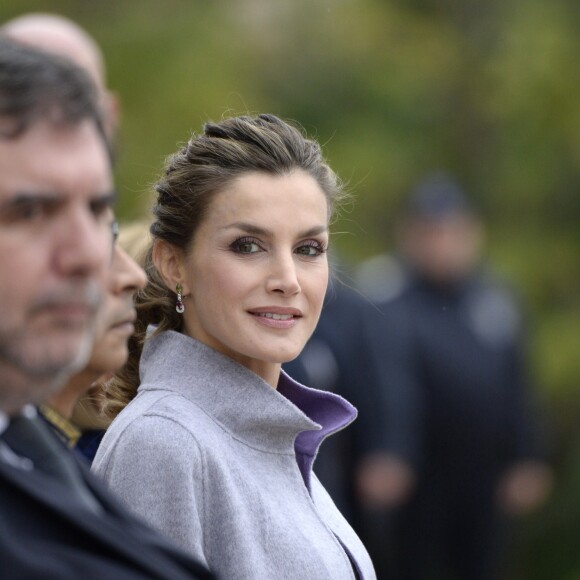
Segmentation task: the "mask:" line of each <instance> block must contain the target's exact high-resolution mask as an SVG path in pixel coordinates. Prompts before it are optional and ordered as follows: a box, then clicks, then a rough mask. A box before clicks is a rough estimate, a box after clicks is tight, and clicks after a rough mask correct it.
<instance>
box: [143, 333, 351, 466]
mask: <svg viewBox="0 0 580 580" xmlns="http://www.w3.org/2000/svg"><path fill="white" fill-rule="evenodd" d="M140 375H141V385H140V387H139V393H145V392H147V391H159V390H161V391H169V392H173V393H177V394H179V395H181V396H183V397H185V398H186V399H188V400H189V401H191V402H192V403H194V404H195V405H197V406H198V407H200V408H201V409H202V410H203V411H204V412H205V413H206V414H207V415H209V416H210V417H211V418H212V420H214V421H215V422H216V423H218V424H219V425H220V426H221V427H222V428H223V429H225V430H226V431H227V432H229V433H230V434H231V435H233V436H234V437H235V438H237V439H240V440H242V441H244V442H245V443H246V444H248V445H251V446H253V447H256V448H258V449H262V450H265V451H270V452H272V451H276V452H278V453H291V452H293V451H294V444H295V445H296V451H297V452H299V453H300V454H301V455H302V454H304V455H306V456H307V457H311V460H310V461H308V463H311V461H312V460H313V459H314V456H315V455H316V452H317V450H318V447H319V445H320V443H321V442H322V441H323V440H324V439H325V438H326V437H327V436H328V435H330V434H332V433H335V432H336V431H339V430H341V429H343V428H344V427H346V426H347V425H348V424H349V423H351V422H352V421H353V420H354V419H355V417H356V414H357V412H356V409H355V408H354V407H353V406H352V405H351V404H350V403H348V402H347V401H345V400H344V399H343V398H342V397H340V396H338V395H336V394H334V393H330V392H326V391H318V390H316V389H310V388H308V387H305V386H304V385H301V384H300V383H298V382H296V381H294V380H293V379H292V378H290V377H289V376H288V375H287V374H286V373H285V372H284V371H282V372H281V376H280V381H279V383H278V389H277V390H276V389H273V388H272V387H271V386H270V385H269V384H268V383H266V381H264V380H263V379H262V378H261V377H259V376H258V375H256V374H255V373H253V372H252V371H250V370H249V369H247V368H246V367H244V366H242V365H240V364H239V363H237V362H235V361H233V360H232V359H230V358H229V357H227V356H225V355H223V354H221V353H219V352H217V351H215V350H213V349H212V348H210V347H208V346H207V345H205V344H203V343H201V342H199V341H197V340H195V339H193V338H190V337H188V336H185V335H183V334H180V333H178V332H175V331H165V332H161V333H159V334H157V335H154V336H152V337H150V338H149V339H147V341H146V342H145V347H144V349H143V355H142V357H141V367H140Z"/></svg>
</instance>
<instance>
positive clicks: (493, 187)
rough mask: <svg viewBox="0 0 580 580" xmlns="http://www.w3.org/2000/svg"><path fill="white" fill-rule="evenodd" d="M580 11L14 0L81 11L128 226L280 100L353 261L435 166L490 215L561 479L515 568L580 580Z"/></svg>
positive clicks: (501, 5) (16, 10)
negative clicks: (161, 178) (312, 151)
mask: <svg viewBox="0 0 580 580" xmlns="http://www.w3.org/2000/svg"><path fill="white" fill-rule="evenodd" d="M579 8H580V6H579V4H578V1H577V0H486V1H476V0H463V1H451V0H230V1H227V0H157V1H154V0H93V1H89V0H74V1H73V0H54V1H50V2H49V1H33V0H2V3H1V4H0V22H4V21H5V20H8V19H9V18H11V17H13V16H16V15H18V14H21V13H24V12H29V11H43V12H55V13H60V14H63V15H65V16H68V17H70V18H72V19H74V20H76V21H77V22H78V23H79V24H81V25H82V26H83V27H84V28H86V29H87V31H89V32H90V33H91V34H92V35H93V36H94V37H95V39H96V40H97V41H98V42H99V43H100V45H101V46H102V49H103V51H104V54H105V58H106V61H107V67H108V77H109V85H110V87H111V88H112V89H113V90H114V91H116V92H117V93H118V95H119V98H120V100H121V104H122V127H121V133H120V140H119V159H118V166H117V182H118V186H119V189H120V192H121V201H120V205H119V215H120V218H121V219H122V220H130V219H133V218H137V217H140V216H142V215H143V214H144V212H146V211H147V208H148V206H149V205H150V202H151V199H152V198H151V184H152V183H153V182H154V181H155V178H156V176H157V175H158V174H159V172H160V169H161V167H162V163H163V160H164V158H165V156H166V155H168V154H170V153H171V152H173V151H174V150H175V149H176V148H177V146H178V144H180V143H182V142H184V141H186V140H187V138H188V137H189V134H190V132H191V131H198V130H200V128H201V126H202V123H203V122H204V121H205V120H207V119H218V118H221V117H222V116H224V115H228V114H235V113H244V112H252V113H257V112H272V113H275V114H278V115H280V116H282V117H285V118H289V119H294V120H296V121H298V122H299V123H300V124H301V125H303V126H304V127H305V129H306V130H307V132H308V133H310V134H312V135H313V136H315V137H316V138H317V139H318V140H320V141H321V142H322V143H323V144H324V147H325V151H326V154H327V157H328V158H329V160H330V162H331V165H332V166H333V167H334V168H335V169H336V170H337V172H338V173H339V174H340V175H341V177H342V178H343V179H344V180H346V181H347V182H348V184H349V188H350V190H351V191H352V192H353V193H354V197H355V201H354V203H353V204H352V206H351V207H349V209H348V211H347V212H345V213H344V214H343V215H342V217H341V219H340V220H339V222H338V223H337V224H336V226H335V230H336V232H337V233H336V235H335V238H334V242H333V243H334V244H335V247H336V248H338V250H339V252H340V254H341V256H342V258H343V260H345V262H346V263H347V264H349V265H351V266H353V267H355V266H356V265H357V264H359V263H360V262H361V261H362V260H364V259H365V258H367V257H370V256H372V255H374V254H376V253H377V252H381V251H384V250H385V249H387V250H388V249H390V247H391V244H392V240H391V236H390V232H391V226H392V216H393V212H394V209H395V208H396V207H397V204H398V202H399V201H400V199H401V198H402V196H403V195H405V194H406V192H407V191H408V190H409V188H410V187H411V186H412V185H413V184H414V183H415V182H416V181H417V180H418V179H419V178H420V177H421V176H422V175H423V174H424V173H425V172H427V171H431V170H436V169H445V170H447V171H450V172H452V173H454V174H455V175H456V176H457V178H458V179H459V180H460V181H461V182H462V183H463V184H464V185H465V187H466V188H467V190H468V191H469V192H470V193H471V194H472V195H473V196H474V198H475V199H476V200H477V202H478V203H479V205H480V206H481V207H482V208H483V211H484V215H485V218H486V221H487V226H488V254H489V259H490V261H491V262H492V263H493V265H494V267H495V268H496V270H499V271H500V273H501V274H502V275H503V276H504V277H505V278H507V279H508V280H510V281H511V282H512V283H513V285H514V286H515V287H516V288H517V289H518V291H519V293H520V295H521V296H522V297H523V299H524V301H525V303H526V306H527V309H528V313H529V316H530V321H531V325H530V338H531V344H530V349H531V355H532V356H531V360H532V365H533V372H534V377H535V381H536V385H537V390H538V393H537V395H538V397H539V399H540V400H541V401H542V404H543V406H544V408H545V410H546V413H547V416H548V419H549V422H550V427H551V436H552V437H551V442H550V445H551V448H552V461H553V464H554V466H555V469H556V474H557V481H556V488H555V491H554V493H553V495H552V497H551V499H550V500H549V502H548V503H547V504H546V505H545V507H543V508H542V509H541V510H540V511H539V512H537V513H535V514H534V515H532V516H529V517H526V518H525V519H524V520H522V521H521V522H519V524H518V525H517V526H515V527H514V528H513V529H511V531H510V538H509V542H510V544H511V553H512V563H511V565H510V570H511V571H510V578H514V579H517V578H526V579H528V578H529V579H536V578H537V579H542V580H544V579H576V578H580V548H579V546H580V421H579V419H580V251H579V250H580V191H579V186H580V174H579V168H580V163H579V162H580V66H579V65H580V34H579V33H578V30H580V10H579Z"/></svg>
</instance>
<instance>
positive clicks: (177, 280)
mask: <svg viewBox="0 0 580 580" xmlns="http://www.w3.org/2000/svg"><path fill="white" fill-rule="evenodd" d="M152 257H153V263H154V264H155V268H156V269H157V271H158V272H159V274H160V275H161V278H163V281H164V282H165V284H167V287H168V288H170V289H171V290H175V287H176V286H177V284H181V285H182V287H183V294H184V295H186V294H189V288H187V287H186V286H187V284H186V283H185V279H184V278H185V277H184V275H183V259H184V256H183V250H181V249H180V248H178V247H176V246H174V245H173V244H170V243H168V242H166V241H165V240H155V242H154V243H153V255H152Z"/></svg>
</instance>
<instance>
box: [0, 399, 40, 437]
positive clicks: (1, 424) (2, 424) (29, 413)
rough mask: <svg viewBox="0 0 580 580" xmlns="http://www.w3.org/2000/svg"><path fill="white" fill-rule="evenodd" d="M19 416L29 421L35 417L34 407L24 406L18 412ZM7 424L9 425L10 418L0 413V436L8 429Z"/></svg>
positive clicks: (2, 412)
mask: <svg viewBox="0 0 580 580" xmlns="http://www.w3.org/2000/svg"><path fill="white" fill-rule="evenodd" d="M19 415H23V416H24V417H28V418H29V419H34V417H36V415H37V412H36V407H34V406H33V405H25V406H24V407H23V408H22V410H21V411H20V413H19ZM8 423H10V417H8V415H7V414H6V413H4V411H0V435H2V433H4V431H6V428H7V427H8Z"/></svg>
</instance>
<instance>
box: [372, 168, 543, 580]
mask: <svg viewBox="0 0 580 580" xmlns="http://www.w3.org/2000/svg"><path fill="white" fill-rule="evenodd" d="M397 235H398V247H399V252H400V255H399V256H398V258H399V262H398V264H399V270H398V273H397V275H396V276H395V275H393V272H391V275H390V276H387V277H386V278H385V279H384V280H383V284H384V288H383V290H384V292H385V294H386V295H388V296H389V297H388V299H385V300H383V301H379V304H378V305H379V308H380V310H381V312H382V316H380V317H376V318H375V322H376V323H375V324H374V325H373V327H372V332H374V339H373V340H372V341H371V345H372V347H373V350H374V353H375V360H376V361H377V364H378V365H379V367H380V371H379V376H380V380H381V381H382V389H383V390H384V391H385V392H387V391H405V392H406V393H407V396H406V398H405V399H404V400H405V401H406V403H407V405H406V406H403V407H402V408H400V409H396V408H395V409H393V408H391V409H386V411H385V416H386V417H387V418H390V419H391V420H392V421H393V422H392V423H391V424H388V422H387V421H386V424H385V429H386V433H385V439H386V442H387V443H386V445H385V449H384V455H383V456H382V458H381V454H377V455H376V457H375V461H374V465H373V464H370V465H369V466H368V473H367V477H370V478H371V479H372V481H373V482H374V486H373V487H372V489H374V490H375V491H376V493H374V495H375V504H376V505H380V503H381V501H383V503H385V504H387V505H388V507H390V508H392V507H394V506H393V503H392V502H388V501H387V500H386V498H385V499H384V500H382V499H381V493H380V490H381V488H383V489H388V488H389V487H390V485H391V483H390V480H389V474H388V470H386V469H385V465H387V464H388V462H389V461H391V462H392V461H393V458H395V459H396V460H398V462H399V463H401V464H403V465H406V466H407V468H408V470H410V471H411V472H412V473H413V474H414V478H413V479H414V485H412V486H410V487H409V489H408V490H407V493H406V494H402V495H401V496H400V500H401V501H400V502H399V505H400V511H399V513H398V515H397V523H396V527H395V529H394V531H393V535H392V538H391V541H393V542H394V543H395V546H394V554H395V561H396V562H395V563H396V569H397V570H396V571H397V576H396V577H397V578H401V579H408V580H421V579H439V578H455V579H461V580H478V579H481V580H483V579H486V580H489V579H491V578H497V574H498V565H499V561H500V555H501V550H500V547H501V535H500V530H501V526H500V523H501V520H502V518H503V517H504V516H505V515H506V514H508V515H518V514H524V513H527V512H528V511H530V510H532V509H533V508H535V507H537V506H538V505H539V504H541V503H542V501H543V500H544V499H545V498H546V495H547V493H548V491H549V489H550V485H551V477H552V476H551V470H550V468H549V467H548V466H547V464H546V462H545V461H544V459H543V454H542V450H541V445H540V442H539V438H540V436H539V431H538V425H537V422H536V420H535V418H534V410H533V405H532V404H531V400H530V399H531V391H530V385H529V382H528V377H527V363H526V360H525V352H524V351H525V347H524V343H525V331H524V327H523V323H522V317H521V313H520V309H519V307H518V305H517V304H516V302H515V300H514V297H513V295H512V293H511V292H510V291H509V290H508V289H507V288H506V287H505V286H503V285H502V284H500V283H499V282H498V281H497V280H496V279H495V278H494V276H493V275H492V274H491V273H490V272H489V271H488V269H487V268H486V267H484V265H483V264H482V250H483V241H484V231H483V225H482V222H481V219H480V217H479V215H478V213H477V212H476V210H475V209H474V207H473V206H472V205H471V204H470V202H469V200H468V199H467V197H466V195H465V194H464V193H463V191H462V190H461V188H460V187H459V186H458V185H457V184H456V183H455V182H454V181H453V180H452V179H450V178H449V177H448V176H446V175H443V174H436V175H432V176H429V177H428V178H427V179H426V180H425V181H423V182H422V183H420V184H419V185H418V187H417V188H416V189H415V190H414V191H413V192H412V195H411V196H410V197H409V199H408V203H407V205H406V208H405V211H404V215H403V216H402V219H401V221H400V223H399V228H398V232H397ZM377 280H378V278H376V277H375V287H374V288H373V289H372V294H373V295H375V296H378V295H379V294H380V290H381V288H377V287H376V282H377ZM363 282H364V280H363ZM389 286H391V287H390V288H389ZM363 287H364V283H363ZM381 479H383V484H381ZM408 481H409V483H410V484H411V482H412V480H411V479H409V480H408ZM405 496H408V499H407V498H406V497H405ZM378 557H379V558H380V554H379V555H378Z"/></svg>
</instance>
